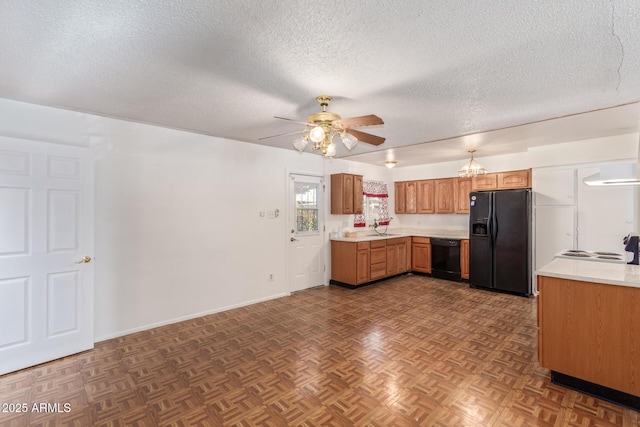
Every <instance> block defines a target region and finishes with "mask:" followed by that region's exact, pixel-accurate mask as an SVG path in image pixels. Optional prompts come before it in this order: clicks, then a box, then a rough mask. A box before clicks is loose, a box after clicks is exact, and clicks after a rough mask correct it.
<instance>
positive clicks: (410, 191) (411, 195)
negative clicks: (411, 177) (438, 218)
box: [404, 181, 417, 214]
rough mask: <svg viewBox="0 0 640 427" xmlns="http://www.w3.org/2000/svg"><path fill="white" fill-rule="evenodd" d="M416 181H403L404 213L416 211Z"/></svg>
mask: <svg viewBox="0 0 640 427" xmlns="http://www.w3.org/2000/svg"><path fill="white" fill-rule="evenodd" d="M416 187H417V185H416V181H409V182H406V183H405V186H404V194H405V213H408V214H412V213H416V198H417V197H416V193H417V188H416Z"/></svg>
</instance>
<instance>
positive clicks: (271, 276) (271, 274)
mask: <svg viewBox="0 0 640 427" xmlns="http://www.w3.org/2000/svg"><path fill="white" fill-rule="evenodd" d="M269 281H270V282H273V273H269Z"/></svg>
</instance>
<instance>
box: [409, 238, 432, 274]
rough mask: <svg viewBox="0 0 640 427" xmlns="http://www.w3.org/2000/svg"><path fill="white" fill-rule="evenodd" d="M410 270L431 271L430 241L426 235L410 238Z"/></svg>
mask: <svg viewBox="0 0 640 427" xmlns="http://www.w3.org/2000/svg"><path fill="white" fill-rule="evenodd" d="M411 270H412V271H417V272H419V273H431V242H430V239H429V238H428V237H413V238H412V242H411Z"/></svg>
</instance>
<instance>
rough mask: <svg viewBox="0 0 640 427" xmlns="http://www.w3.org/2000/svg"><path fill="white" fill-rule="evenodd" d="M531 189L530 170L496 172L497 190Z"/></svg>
mask: <svg viewBox="0 0 640 427" xmlns="http://www.w3.org/2000/svg"><path fill="white" fill-rule="evenodd" d="M517 188H531V169H525V170H518V171H509V172H498V190H511V189H517Z"/></svg>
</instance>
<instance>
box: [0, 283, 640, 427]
mask: <svg viewBox="0 0 640 427" xmlns="http://www.w3.org/2000/svg"><path fill="white" fill-rule="evenodd" d="M536 334H537V331H536V299H535V298H522V297H517V296H511V295H505V294H498V293H492V292H487V291H480V290H474V289H470V288H469V287H468V285H465V284H460V283H453V282H447V281H442V280H437V279H432V278H429V277H424V276H415V275H409V276H405V277H399V278H394V279H391V280H388V281H386V282H382V283H379V284H375V285H371V286H367V287H364V288H361V289H357V290H348V289H343V288H339V287H335V286H328V287H319V288H314V289H309V290H305V291H302V292H298V293H295V294H293V295H291V296H289V297H284V298H279V299H275V300H271V301H267V302H263V303H259V304H255V305H251V306H248V307H243V308H238V309H234V310H230V311H226V312H223V313H218V314H213V315H209V316H205V317H200V318H197V319H193V320H190V321H185V322H181V323H176V324H172V325H169V326H165V327H160V328H155V329H151V330H147V331H143V332H140V333H136V334H131V335H127V336H124V337H121V338H117V339H113V340H109V341H104V342H100V343H97V344H96V347H95V349H93V350H91V351H87V352H84V353H81V354H78V355H74V356H70V357H66V358H64V359H60V360H57V361H53V362H50V363H46V364H43V365H39V366H37V367H34V368H31V369H26V370H23V371H19V372H15V373H12V374H8V375H4V376H1V377H0V403H2V405H3V406H5V404H11V403H13V404H26V405H25V406H26V407H27V412H24V413H15V412H0V425H1V426H3V427H5V426H20V427H22V426H82V427H86V426H505V427H506V426H508V427H514V426H638V423H639V420H640V417H639V414H638V412H635V411H632V410H629V409H625V408H622V407H620V406H617V405H614V404H611V403H607V402H605V401H602V400H599V399H595V398H593V397H590V396H587V395H584V394H581V393H578V392H575V391H572V390H568V389H565V388H563V387H560V386H556V385H554V384H552V383H551V382H550V381H549V372H548V371H547V370H546V369H543V368H540V367H539V366H538V363H537V355H536V353H537V346H536ZM34 403H35V404H36V408H33V404H34ZM41 403H45V404H46V403H49V404H50V405H49V407H48V408H47V407H42V408H41V409H42V411H38V410H35V409H38V408H39V405H40V404H41ZM56 403H57V404H58V406H57V407H56V406H55V404H56ZM65 405H66V406H65ZM45 406H46V405H45ZM14 408H15V407H14Z"/></svg>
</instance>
